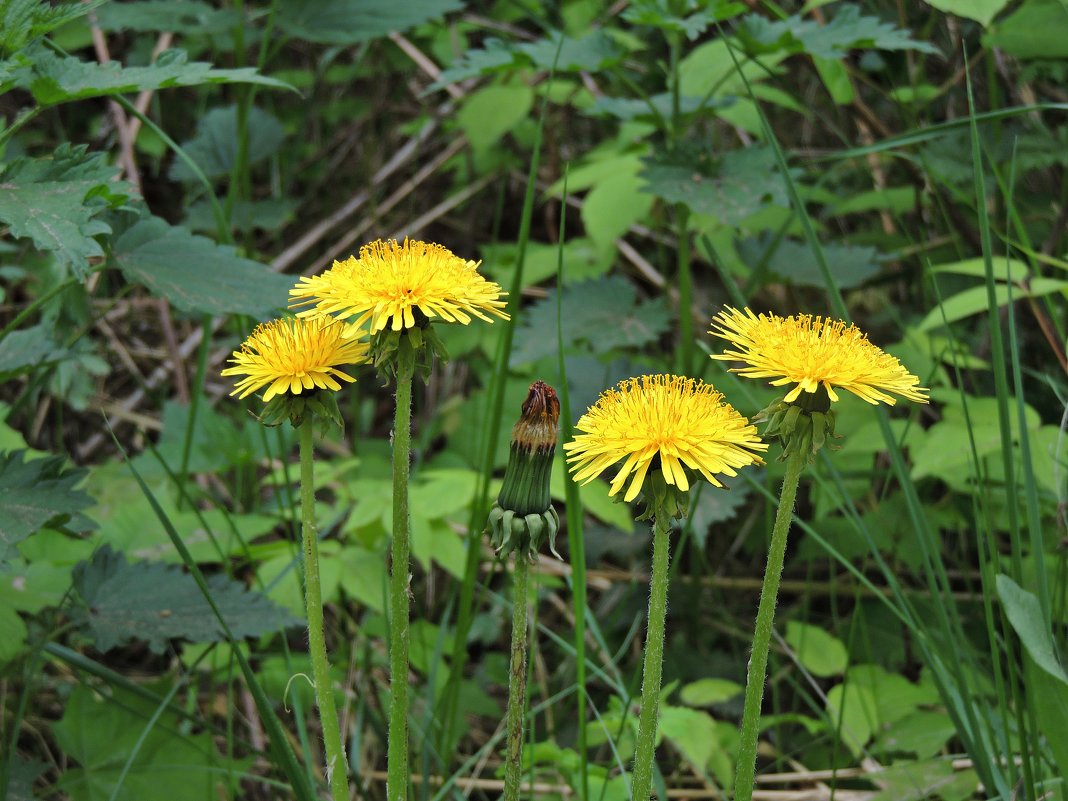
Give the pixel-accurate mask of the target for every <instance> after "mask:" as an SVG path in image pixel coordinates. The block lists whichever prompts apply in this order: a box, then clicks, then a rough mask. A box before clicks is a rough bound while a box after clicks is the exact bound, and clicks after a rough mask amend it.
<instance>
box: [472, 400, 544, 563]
mask: <svg viewBox="0 0 1068 801" xmlns="http://www.w3.org/2000/svg"><path fill="white" fill-rule="evenodd" d="M559 419H560V402H559V400H558V399H557V397H556V392H555V391H554V390H553V388H552V387H550V386H549V385H548V384H546V383H545V382H543V381H535V382H534V383H533V384H531V385H530V392H529V393H528V394H527V399H526V400H525V401H524V402H523V410H522V413H521V415H520V417H519V421H518V422H517V423H516V424H515V426H514V427H513V428H512V446H511V449H510V451H509V453H508V467H507V468H506V469H505V472H504V483H503V485H502V486H501V492H500V494H499V495H498V496H497V502H496V503H495V504H494V505H493V509H492V510H490V514H489V531H490V539H491V541H492V543H493V547H494V548H495V549H496V550H497V552H498V553H499V554H501V555H507V554H508V553H511V552H512V551H516V552H521V553H523V554H524V555H526V556H527V558H529V559H530V560H531V561H534V560H535V559H537V556H538V551H539V550H540V548H541V545H542V543H543V542H545V541H546V540H548V542H549V549H550V550H551V551H552V552H553V555H554V556H557V558H559V554H557V553H556V548H555V545H554V543H555V539H556V533H557V531H559V529H560V518H559V516H558V515H557V513H556V510H555V509H554V508H553V505H552V499H551V498H550V495H549V480H550V478H551V476H552V469H553V459H554V457H555V455H556V437H557V425H558V423H559Z"/></svg>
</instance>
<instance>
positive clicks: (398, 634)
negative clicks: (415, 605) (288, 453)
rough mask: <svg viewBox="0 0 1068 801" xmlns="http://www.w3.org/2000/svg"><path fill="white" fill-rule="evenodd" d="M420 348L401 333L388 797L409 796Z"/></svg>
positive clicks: (390, 799) (400, 798)
mask: <svg viewBox="0 0 1068 801" xmlns="http://www.w3.org/2000/svg"><path fill="white" fill-rule="evenodd" d="M414 374H415V351H414V350H412V346H411V343H409V342H408V340H407V338H405V337H401V342H400V348H399V350H398V351H397V411H396V416H395V417H394V422H393V542H392V545H391V565H390V576H389V743H388V746H387V755H386V798H387V801H404V800H405V799H406V798H407V797H408V638H409V629H408V578H409V572H408V558H409V557H408V554H409V551H410V548H411V544H410V542H409V529H410V520H409V518H408V463H409V460H410V454H411V449H412V431H411V425H412V376H413V375H414Z"/></svg>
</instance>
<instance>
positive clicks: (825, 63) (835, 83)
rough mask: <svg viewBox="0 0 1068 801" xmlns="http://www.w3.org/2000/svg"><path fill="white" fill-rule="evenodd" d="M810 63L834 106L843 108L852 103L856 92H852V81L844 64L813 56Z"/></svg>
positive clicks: (831, 59)
mask: <svg viewBox="0 0 1068 801" xmlns="http://www.w3.org/2000/svg"><path fill="white" fill-rule="evenodd" d="M812 63H813V65H815V67H816V72H818V73H819V75H820V80H821V81H823V85H824V86H826V87H827V93H828V94H829V95H830V96H831V99H832V100H833V101H834V102H835V104H836V105H839V106H844V105H848V104H849V103H852V102H853V98H854V97H855V96H856V92H855V91H854V90H853V80H852V78H851V77H850V75H849V70H847V69H846V66H845V64H843V63H842V62H841V61H840V60H838V59H836V58H821V57H820V56H813V57H812Z"/></svg>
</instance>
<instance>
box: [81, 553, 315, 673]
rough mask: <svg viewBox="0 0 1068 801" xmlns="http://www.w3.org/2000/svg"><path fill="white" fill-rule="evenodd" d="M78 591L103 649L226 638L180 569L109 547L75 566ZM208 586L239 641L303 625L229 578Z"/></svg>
mask: <svg viewBox="0 0 1068 801" xmlns="http://www.w3.org/2000/svg"><path fill="white" fill-rule="evenodd" d="M74 587H75V589H76V590H77V591H78V594H79V595H80V596H81V598H82V600H83V601H84V602H85V610H84V611H83V612H82V615H83V618H84V620H85V621H86V622H87V623H88V624H89V630H90V632H91V633H92V636H93V639H94V640H95V641H96V646H97V648H98V649H99V650H101V651H109V650H111V649H112V648H115V647H116V646H118V645H122V644H123V643H126V642H129V641H130V640H142V641H144V642H147V643H148V647H149V648H150V649H151V650H152V651H155V652H156V653H163V651H164V649H165V647H166V645H167V641H168V640H170V639H175V638H181V639H185V640H189V641H190V642H218V641H221V640H224V639H226V635H225V633H224V632H223V629H222V626H221V625H220V624H219V621H218V619H217V618H216V617H215V615H214V613H213V612H212V610H211V606H209V604H208V602H207V601H206V600H205V599H204V595H203V594H202V593H201V591H200V589H199V588H198V587H197V585H196V582H195V581H194V580H193V577H192V576H190V575H189V574H188V573H184V572H183V571H182V569H181V568H180V567H178V566H176V565H168V564H164V563H162V562H137V563H135V564H128V563H127V562H126V557H125V556H124V555H123V554H122V553H119V552H117V551H113V550H111V546H109V545H104V546H103V547H102V548H100V550H98V551H97V552H96V553H95V554H94V555H93V558H92V560H91V561H89V562H81V563H79V564H78V566H77V567H75V568H74ZM208 588H209V589H210V590H211V596H212V598H213V599H214V600H215V603H216V605H217V606H218V607H219V609H220V611H221V612H222V615H223V618H224V619H225V620H226V624H227V625H228V626H229V627H230V630H231V631H232V632H233V634H234V637H235V638H241V637H257V636H259V635H261V634H267V633H269V632H272V631H278V630H279V629H281V628H285V627H289V626H295V625H299V624H300V622H301V621H300V620H299V619H298V618H295V617H293V616H291V615H290V614H288V613H287V612H286V611H285V610H283V609H282V608H281V607H279V606H277V605H275V603H274V602H273V601H271V600H269V599H268V598H266V597H265V596H263V595H260V594H258V593H255V592H250V591H249V590H248V589H246V588H245V585H244V584H239V583H238V582H236V581H232V580H231V579H229V578H227V577H226V576H225V575H222V574H218V575H214V576H211V577H209V578H208Z"/></svg>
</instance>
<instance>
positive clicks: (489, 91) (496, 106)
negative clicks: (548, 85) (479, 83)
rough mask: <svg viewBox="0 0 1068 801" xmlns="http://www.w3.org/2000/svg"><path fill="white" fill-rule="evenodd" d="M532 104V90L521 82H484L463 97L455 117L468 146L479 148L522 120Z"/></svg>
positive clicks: (482, 149) (485, 148)
mask: <svg viewBox="0 0 1068 801" xmlns="http://www.w3.org/2000/svg"><path fill="white" fill-rule="evenodd" d="M533 105H534V90H533V89H531V88H530V87H529V86H526V85H525V84H517V85H509V86H487V87H486V88H485V89H480V90H478V91H477V92H474V93H472V94H471V95H469V96H468V97H467V99H466V100H465V101H464V104H463V106H462V107H461V108H460V110H459V111H458V112H457V113H456V120H457V122H458V123H459V124H460V127H461V128H462V129H463V131H464V133H465V134H466V135H467V140H468V141H469V142H470V143H471V147H472V148H474V149H475V150H476V151H479V152H482V151H486V150H488V149H489V148H491V147H493V146H495V145H497V144H498V143H499V141H500V139H501V137H503V136H504V135H505V134H506V133H508V132H509V131H511V130H512V129H513V128H515V126H516V125H518V124H519V123H520V122H522V121H523V120H525V119H526V117H527V115H528V114H529V113H530V109H531V107H532V106H533Z"/></svg>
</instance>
